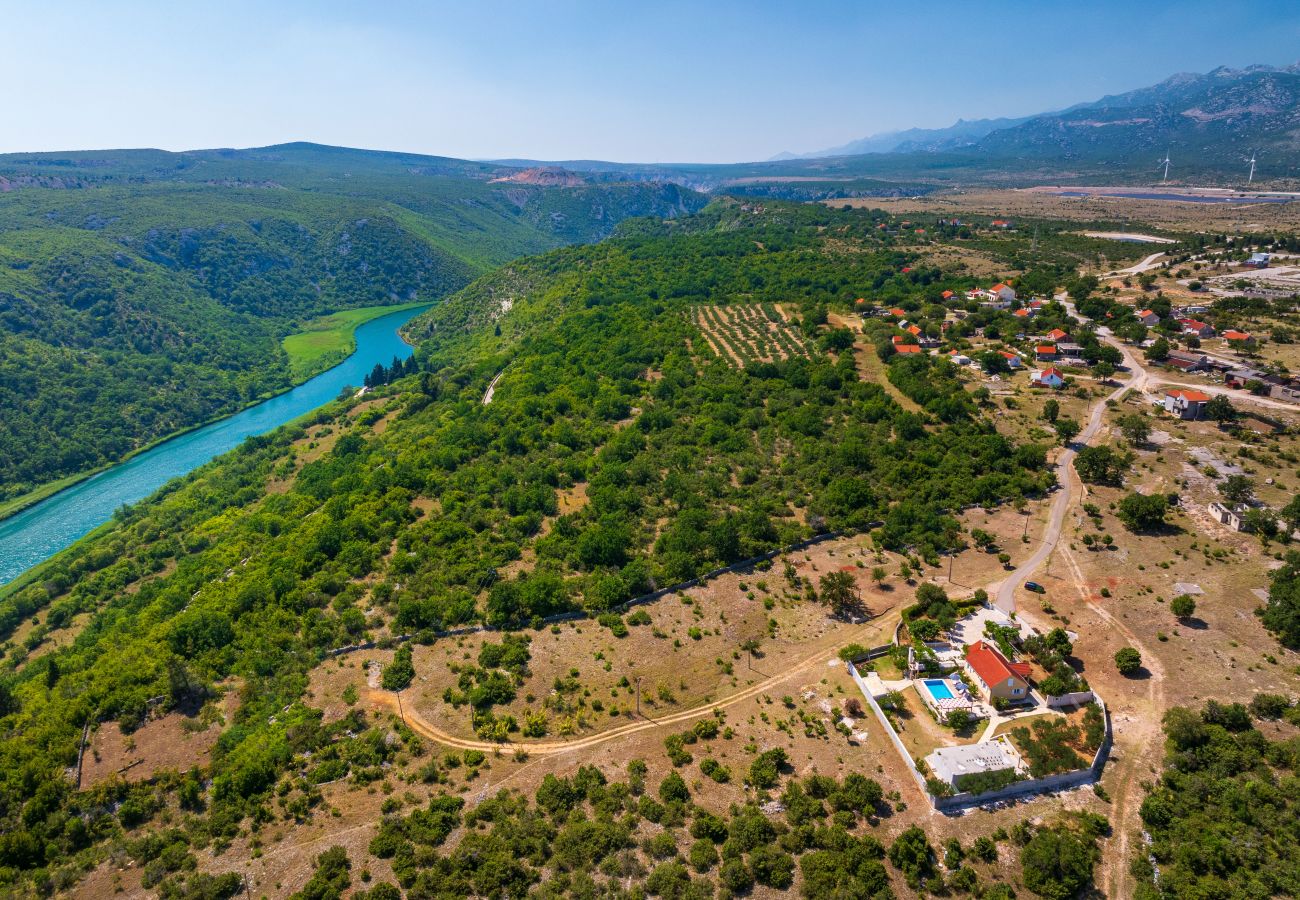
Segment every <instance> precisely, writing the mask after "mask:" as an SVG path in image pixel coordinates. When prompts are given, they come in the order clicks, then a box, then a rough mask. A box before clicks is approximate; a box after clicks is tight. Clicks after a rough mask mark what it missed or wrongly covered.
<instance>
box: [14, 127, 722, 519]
mask: <svg viewBox="0 0 1300 900" xmlns="http://www.w3.org/2000/svg"><path fill="white" fill-rule="evenodd" d="M490 176H493V177H494V171H492V170H490V169H488V168H487V167H482V166H480V165H479V164H474V163H460V162H459V161H456V160H444V161H442V164H440V165H435V161H434V160H432V158H427V157H404V156H398V155H394V154H369V153H364V152H361V151H341V150H338V151H336V150H334V148H311V147H309V146H308V147H296V148H295V147H290V148H281V149H279V150H276V148H269V149H268V151H266V152H261V153H258V152H252V151H249V152H244V151H228V152H211V153H206V154H196V155H192V154H165V153H161V152H159V151H120V152H113V153H103V154H89V153H87V154H38V155H10V156H4V157H0V190H3V192H0V501H2V500H4V499H6V498H9V497H13V496H16V495H19V494H22V493H24V492H25V491H27V490H30V489H32V488H33V487H36V486H38V485H40V484H42V483H45V482H48V481H53V480H56V479H58V478H60V477H63V476H66V475H70V474H74V473H77V472H81V471H85V470H87V469H89V468H93V467H96V466H99V465H102V464H104V463H107V462H111V461H113V460H116V459H119V458H121V457H122V456H123V455H124V454H126V453H128V452H130V451H131V450H133V449H136V448H138V447H140V446H142V445H144V444H146V443H149V442H150V441H152V440H155V439H157V438H159V437H162V436H165V435H166V434H168V433H171V432H173V431H175V430H178V429H181V428H184V427H187V426H189V425H192V424H194V423H196V422H199V421H202V420H204V419H207V418H210V417H212V416H214V415H218V414H221V413H224V412H228V411H231V410H233V409H235V408H237V407H238V406H240V405H242V404H244V403H247V402H249V401H250V400H252V399H255V398H257V397H259V396H262V395H265V394H267V393H268V392H273V391H276V390H280V389H283V388H285V387H287V386H288V384H289V379H290V376H289V370H288V367H287V360H286V358H285V356H284V354H283V352H282V350H281V349H280V346H279V342H280V338H281V337H283V336H284V335H285V334H286V333H289V332H291V331H293V330H295V329H296V328H297V327H298V326H299V325H301V323H303V322H304V321H306V320H308V319H311V318H313V317H315V316H317V315H319V314H320V313H322V312H325V311H329V310H336V309H343V308H350V307H360V306H371V305H379V304H389V303H396V302H406V301H410V300H417V299H418V300H433V299H437V298H439V297H442V296H444V295H446V294H448V293H450V292H452V291H454V290H456V289H458V288H460V287H462V286H464V285H465V284H467V283H468V282H469V281H470V280H471V279H472V278H474V277H475V276H476V275H478V274H481V273H482V272H484V271H486V270H488V269H489V268H491V267H494V266H496V265H499V264H500V263H503V262H505V261H507V260H510V259H513V258H514V257H517V256H519V255H521V254H526V253H536V252H540V251H544V250H547V249H549V248H552V247H555V246H558V245H561V244H565V243H572V242H583V241H591V240H597V239H599V238H601V237H603V236H605V235H606V234H608V233H609V232H610V231H611V230H612V228H613V227H614V225H615V224H617V222H619V221H621V220H622V219H624V218H626V217H627V216H629V215H645V214H653V215H666V216H670V215H676V214H679V213H685V212H689V211H692V210H694V209H696V208H698V206H699V205H700V203H701V202H702V200H700V199H699V198H698V197H697V196H696V195H693V194H691V193H690V192H687V191H683V190H682V189H680V188H677V187H675V186H663V185H656V184H636V185H623V184H602V185H584V186H580V187H575V188H552V187H540V186H535V185H526V184H511V183H494V182H493V181H491V179H490Z"/></svg>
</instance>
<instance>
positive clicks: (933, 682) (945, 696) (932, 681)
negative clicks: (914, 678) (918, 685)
mask: <svg viewBox="0 0 1300 900" xmlns="http://www.w3.org/2000/svg"><path fill="white" fill-rule="evenodd" d="M925 689H926V690H927V691H929V692H930V696H931V697H933V698H934V699H936V700H951V699H953V692H952V687H951V686H949V684H948V682H947V681H945V680H944V679H942V678H927V679H926V680H925Z"/></svg>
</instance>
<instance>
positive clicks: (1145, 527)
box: [1116, 493, 1169, 531]
mask: <svg viewBox="0 0 1300 900" xmlns="http://www.w3.org/2000/svg"><path fill="white" fill-rule="evenodd" d="M1168 511H1169V499H1168V498H1167V497H1166V496H1165V495H1164V494H1138V493H1132V494H1129V495H1128V496H1127V497H1125V498H1124V499H1123V500H1121V501H1120V502H1119V509H1118V510H1117V511H1116V515H1117V516H1118V517H1119V520H1120V521H1121V522H1123V523H1124V526H1125V527H1126V528H1128V530H1129V531H1156V530H1157V529H1159V528H1161V527H1162V526H1163V525H1164V524H1165V514H1166V513H1167V512H1168Z"/></svg>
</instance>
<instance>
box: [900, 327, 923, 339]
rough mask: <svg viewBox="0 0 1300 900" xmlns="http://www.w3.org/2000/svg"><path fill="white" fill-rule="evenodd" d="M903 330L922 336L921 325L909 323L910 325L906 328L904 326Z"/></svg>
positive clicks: (914, 335)
mask: <svg viewBox="0 0 1300 900" xmlns="http://www.w3.org/2000/svg"><path fill="white" fill-rule="evenodd" d="M903 330H904V331H906V332H907V333H908V334H910V335H911V336H912V337H920V336H921V326H920V325H908V326H907V327H906V328H904V329H903Z"/></svg>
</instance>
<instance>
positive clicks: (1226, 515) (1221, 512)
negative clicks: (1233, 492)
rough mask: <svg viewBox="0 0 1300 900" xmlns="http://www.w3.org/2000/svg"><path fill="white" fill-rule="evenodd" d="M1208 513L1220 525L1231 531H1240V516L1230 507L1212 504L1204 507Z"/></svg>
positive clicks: (1217, 503) (1216, 503)
mask: <svg viewBox="0 0 1300 900" xmlns="http://www.w3.org/2000/svg"><path fill="white" fill-rule="evenodd" d="M1206 509H1208V510H1209V511H1210V516H1211V517H1212V518H1213V519H1214V521H1216V522H1218V523H1219V524H1220V525H1225V526H1227V527H1228V528H1231V529H1232V530H1233V531H1241V530H1242V521H1241V516H1240V515H1239V514H1238V513H1237V511H1236V510H1234V509H1233V508H1232V507H1230V506H1225V505H1224V504H1222V503H1219V502H1217V501H1216V502H1214V503H1211V504H1209V506H1207V507H1206Z"/></svg>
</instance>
